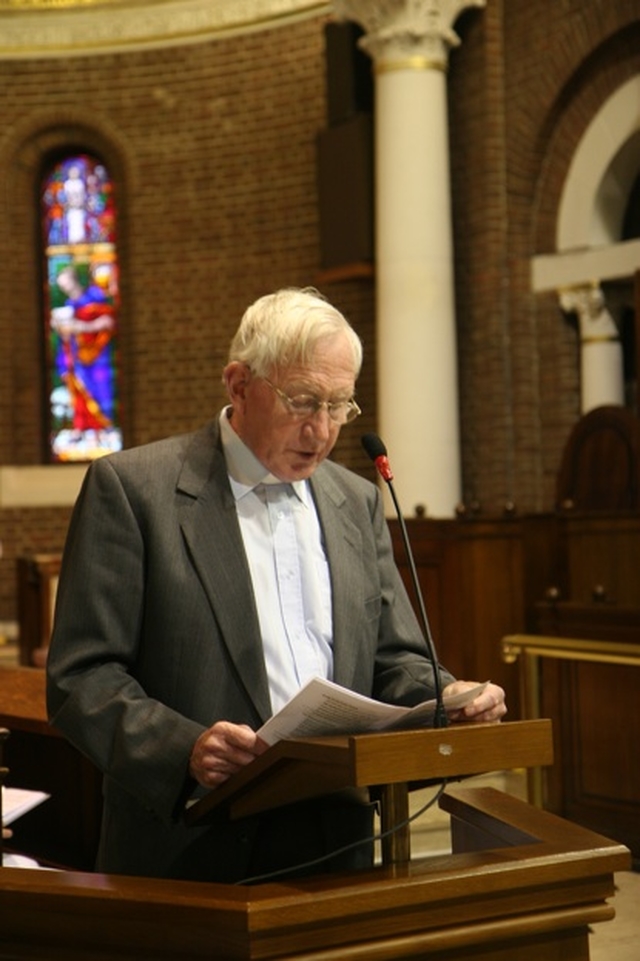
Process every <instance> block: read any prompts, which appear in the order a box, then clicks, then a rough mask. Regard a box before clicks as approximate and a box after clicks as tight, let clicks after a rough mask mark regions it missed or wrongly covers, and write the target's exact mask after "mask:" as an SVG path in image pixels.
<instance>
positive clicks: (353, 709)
mask: <svg viewBox="0 0 640 961" xmlns="http://www.w3.org/2000/svg"><path fill="white" fill-rule="evenodd" d="M488 683H489V682H488V681H486V682H485V683H484V684H479V685H478V686H477V687H475V688H473V689H472V690H470V691H465V692H464V693H463V694H458V695H456V696H455V697H449V698H445V699H444V705H445V709H446V710H447V711H453V710H458V709H459V708H461V707H464V705H465V704H468V703H469V702H470V701H473V700H474V698H476V697H477V696H478V695H479V694H480V693H481V692H482V691H483V690H484V689H485V687H486V686H487V684H488ZM435 706H436V702H435V700H431V701H425V702H424V703H423V704H418V705H417V706H416V707H398V706H396V705H393V704H383V703H381V702H380V701H374V700H373V699H372V698H369V697H364V696H363V695H362V694H356V693H354V692H353V691H349V690H347V689H346V688H344V687H340V685H339V684H334V683H333V682H332V681H326V680H323V679H322V678H318V677H315V678H313V679H312V680H311V681H309V682H308V683H307V684H306V685H305V686H304V687H303V688H302V689H301V690H300V691H299V692H298V693H297V694H296V695H295V696H294V697H293V698H292V699H291V700H290V701H289V703H288V704H285V706H284V707H283V708H282V709H281V710H280V711H278V713H277V714H275V715H274V716H273V717H272V718H270V719H269V720H268V721H267V722H266V724H263V726H262V727H261V728H260V730H259V731H258V736H259V737H260V738H261V739H262V740H263V741H264V742H265V743H266V744H269V745H271V744H275V743H276V741H280V740H283V739H284V738H290V737H324V736H325V735H329V734H363V733H367V732H372V731H385V730H399V729H401V728H402V729H405V728H410V727H427V726H428V725H429V723H430V722H431V720H432V718H433V715H434V712H435Z"/></svg>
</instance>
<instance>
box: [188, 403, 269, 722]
mask: <svg viewBox="0 0 640 961" xmlns="http://www.w3.org/2000/svg"><path fill="white" fill-rule="evenodd" d="M204 433H205V434H207V435H208V436H205V437H202V434H201V433H199V435H198V436H197V437H196V440H195V442H194V443H193V444H192V446H191V448H190V450H189V451H188V453H187V457H186V458H185V463H184V466H183V469H182V472H181V476H180V478H179V481H178V490H179V491H182V492H183V493H184V494H187V495H189V498H188V499H185V503H184V507H183V509H182V520H181V527H182V531H183V534H184V538H185V541H186V543H187V545H188V547H189V551H190V554H191V557H192V559H193V564H194V567H195V569H196V572H197V574H198V577H199V578H200V580H201V582H202V585H203V587H204V590H205V591H206V593H207V596H208V598H209V601H210V603H211V608H212V611H213V615H214V617H215V620H216V622H217V625H218V629H219V632H220V636H221V638H222V641H223V643H224V644H225V645H226V648H227V651H228V653H229V656H230V658H231V660H232V661H233V663H234V665H235V667H236V671H237V674H238V677H239V679H240V681H241V683H242V684H243V685H244V687H245V689H246V691H247V694H248V696H249V698H250V699H251V700H252V701H253V704H254V706H255V709H256V713H257V715H258V717H260V718H261V719H262V720H267V718H268V717H269V716H270V715H271V701H270V697H269V684H268V680H267V672H266V668H265V663H264V656H263V654H262V647H261V644H260V640H259V639H260V629H259V625H258V616H257V612H256V608H255V601H254V597H253V592H252V590H251V576H250V572H249V568H248V565H247V560H246V556H245V553H244V548H243V545H242V535H241V533H240V526H239V524H238V518H237V515H236V510H235V501H234V498H233V494H232V493H231V489H230V487H229V481H228V477H227V469H226V464H225V461H224V456H223V454H222V450H221V448H220V446H219V431H218V424H217V421H216V422H215V423H214V424H212V425H209V427H208V428H205V430H204Z"/></svg>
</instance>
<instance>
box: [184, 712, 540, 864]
mask: <svg viewBox="0 0 640 961" xmlns="http://www.w3.org/2000/svg"><path fill="white" fill-rule="evenodd" d="M552 756H553V755H552V744H551V723H550V721H547V720H544V719H543V720H536V721H512V722H507V723H501V724H454V725H451V726H450V727H447V728H436V729H427V730H424V729H421V730H411V731H390V732H381V733H373V734H356V735H342V736H331V737H319V738H298V739H291V740H283V741H279V742H278V743H276V744H274V745H273V746H272V747H270V748H269V750H268V751H266V752H265V753H264V754H263V755H261V756H260V757H258V758H256V759H255V761H252V762H251V764H249V765H247V767H245V768H243V769H242V770H241V771H239V772H238V773H237V774H235V775H233V777H231V778H230V779H229V780H228V781H227V782H226V783H225V784H223V785H221V786H220V787H218V788H216V789H215V790H214V791H211V792H210V793H209V794H207V795H206V796H205V797H204V798H202V799H201V800H199V801H197V802H196V803H195V804H193V805H192V806H191V807H190V808H189V809H188V810H187V812H186V819H187V822H188V823H190V824H195V823H203V822H205V821H206V818H207V816H208V815H209V814H211V813H212V812H213V811H220V810H226V811H227V813H228V815H229V817H230V818H232V819H235V818H241V817H247V816H249V815H251V814H258V813H259V812H261V811H266V810H268V809H271V808H275V807H280V806H282V805H284V804H291V803H293V802H295V801H301V800H303V799H306V798H311V797H319V796H321V795H323V794H330V793H332V792H333V791H340V790H343V789H345V788H354V787H355V788H362V787H374V786H376V787H379V788H380V789H381V798H382V808H383V829H384V830H385V831H386V830H387V829H389V828H391V827H393V826H394V825H393V823H389V819H388V816H387V815H388V812H389V809H393V811H394V815H393V819H394V820H395V821H396V822H397V823H400V822H402V821H404V820H405V818H406V812H407V810H408V800H406V799H407V796H408V790H409V785H410V784H411V783H416V782H417V783H419V782H424V781H428V780H441V779H443V778H448V779H456V778H462V777H466V776H469V775H472V774H482V773H484V772H487V771H496V770H504V769H510V768H514V767H531V766H538V765H545V764H550V763H551V761H552ZM395 841H396V844H395V845H394V846H392V847H391V849H388V850H387V851H386V856H385V850H384V849H383V859H384V860H386V861H391V860H394V861H397V860H398V859H399V858H398V850H400V851H402V852H403V854H402V856H401V858H400V859H401V860H403V859H404V858H405V857H407V858H408V844H407V842H406V837H402V835H401V836H400V837H398V838H395Z"/></svg>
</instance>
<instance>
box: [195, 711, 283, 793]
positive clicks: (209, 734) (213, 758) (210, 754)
mask: <svg viewBox="0 0 640 961" xmlns="http://www.w3.org/2000/svg"><path fill="white" fill-rule="evenodd" d="M266 749H267V745H266V744H264V742H263V741H261V740H260V739H259V738H258V736H257V735H256V733H255V731H252V730H251V728H250V727H247V725H246V724H231V723H230V722H229V721H218V722H217V723H216V724H214V725H213V727H210V728H208V730H206V731H204V733H203V734H201V735H200V737H199V738H198V740H197V741H196V743H195V744H194V745H193V750H192V751H191V757H190V759H189V773H190V775H191V777H193V778H195V780H196V781H197V782H198V784H201V785H202V786H203V787H206V788H214V787H218V786H219V785H220V784H223V783H224V782H225V781H226V780H227V779H228V778H229V777H230V776H231V775H232V774H235V772H236V771H239V770H240V768H243V767H245V765H247V764H250V763H251V761H253V760H254V758H256V757H257V756H258V755H259V754H262V753H263V752H264V751H265V750H266Z"/></svg>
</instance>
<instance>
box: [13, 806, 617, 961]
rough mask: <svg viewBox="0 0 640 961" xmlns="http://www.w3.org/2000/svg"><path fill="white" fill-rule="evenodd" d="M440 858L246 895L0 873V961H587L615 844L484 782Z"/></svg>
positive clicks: (610, 880)
mask: <svg viewBox="0 0 640 961" xmlns="http://www.w3.org/2000/svg"><path fill="white" fill-rule="evenodd" d="M441 805H442V807H443V808H444V809H445V810H446V811H448V812H449V814H450V815H451V826H452V849H453V853H452V854H450V855H442V856H439V857H434V858H426V859H420V860H416V861H410V862H409V863H406V864H401V865H395V866H394V865H389V866H382V867H379V868H376V869H374V870H372V871H366V872H362V873H358V874H349V875H330V876H329V875H327V876H325V877H322V878H309V879H303V880H296V881H291V882H281V883H278V884H263V885H256V886H254V887H248V886H247V887H242V886H229V885H218V884H196V883H191V882H170V881H165V880H155V879H145V878H130V877H129V878H128V877H116V876H111V875H99V874H80V873H68V872H53V871H29V870H20V869H16V868H3V869H2V870H0V918H1V922H0V961H13V959H15V958H20V959H24V961H62V959H64V961H116V959H118V961H129V959H130V961H145V959H146V961H164V959H171V961H191V959H194V961H196V959H209V961H239V959H265V961H266V959H269V961H273V959H289V961H294V959H295V961H410V959H411V961H415V959H418V958H429V959H430V961H435V959H437V961H540V959H541V958H544V959H545V961H588V958H589V943H588V930H589V926H590V925H592V924H595V923H597V922H600V921H607V920H610V919H611V918H613V916H614V909H613V907H612V906H611V905H610V904H608V903H607V899H609V898H611V897H613V895H614V891H615V888H614V872H615V871H619V870H624V869H627V868H628V867H629V864H630V857H629V852H628V850H627V849H626V848H625V847H623V846H622V845H620V844H617V843H615V842H613V841H609V840H607V839H606V838H603V837H601V836H599V835H596V834H593V833H592V832H590V831H586V830H585V829H583V828H580V827H577V826H576V825H574V824H571V823H569V822H567V821H563V820H561V819H560V818H557V817H555V816H554V815H550V814H547V813H545V812H543V811H540V810H538V809H536V808H533V807H531V806H530V805H528V804H526V803H525V802H523V801H520V800H518V799H516V798H514V797H511V796H509V795H506V794H502V793H501V792H499V791H495V790H494V789H492V788H473V789H464V788H456V789H455V790H451V789H450V790H449V791H447V793H446V794H445V795H444V796H443V798H442V801H441Z"/></svg>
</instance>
